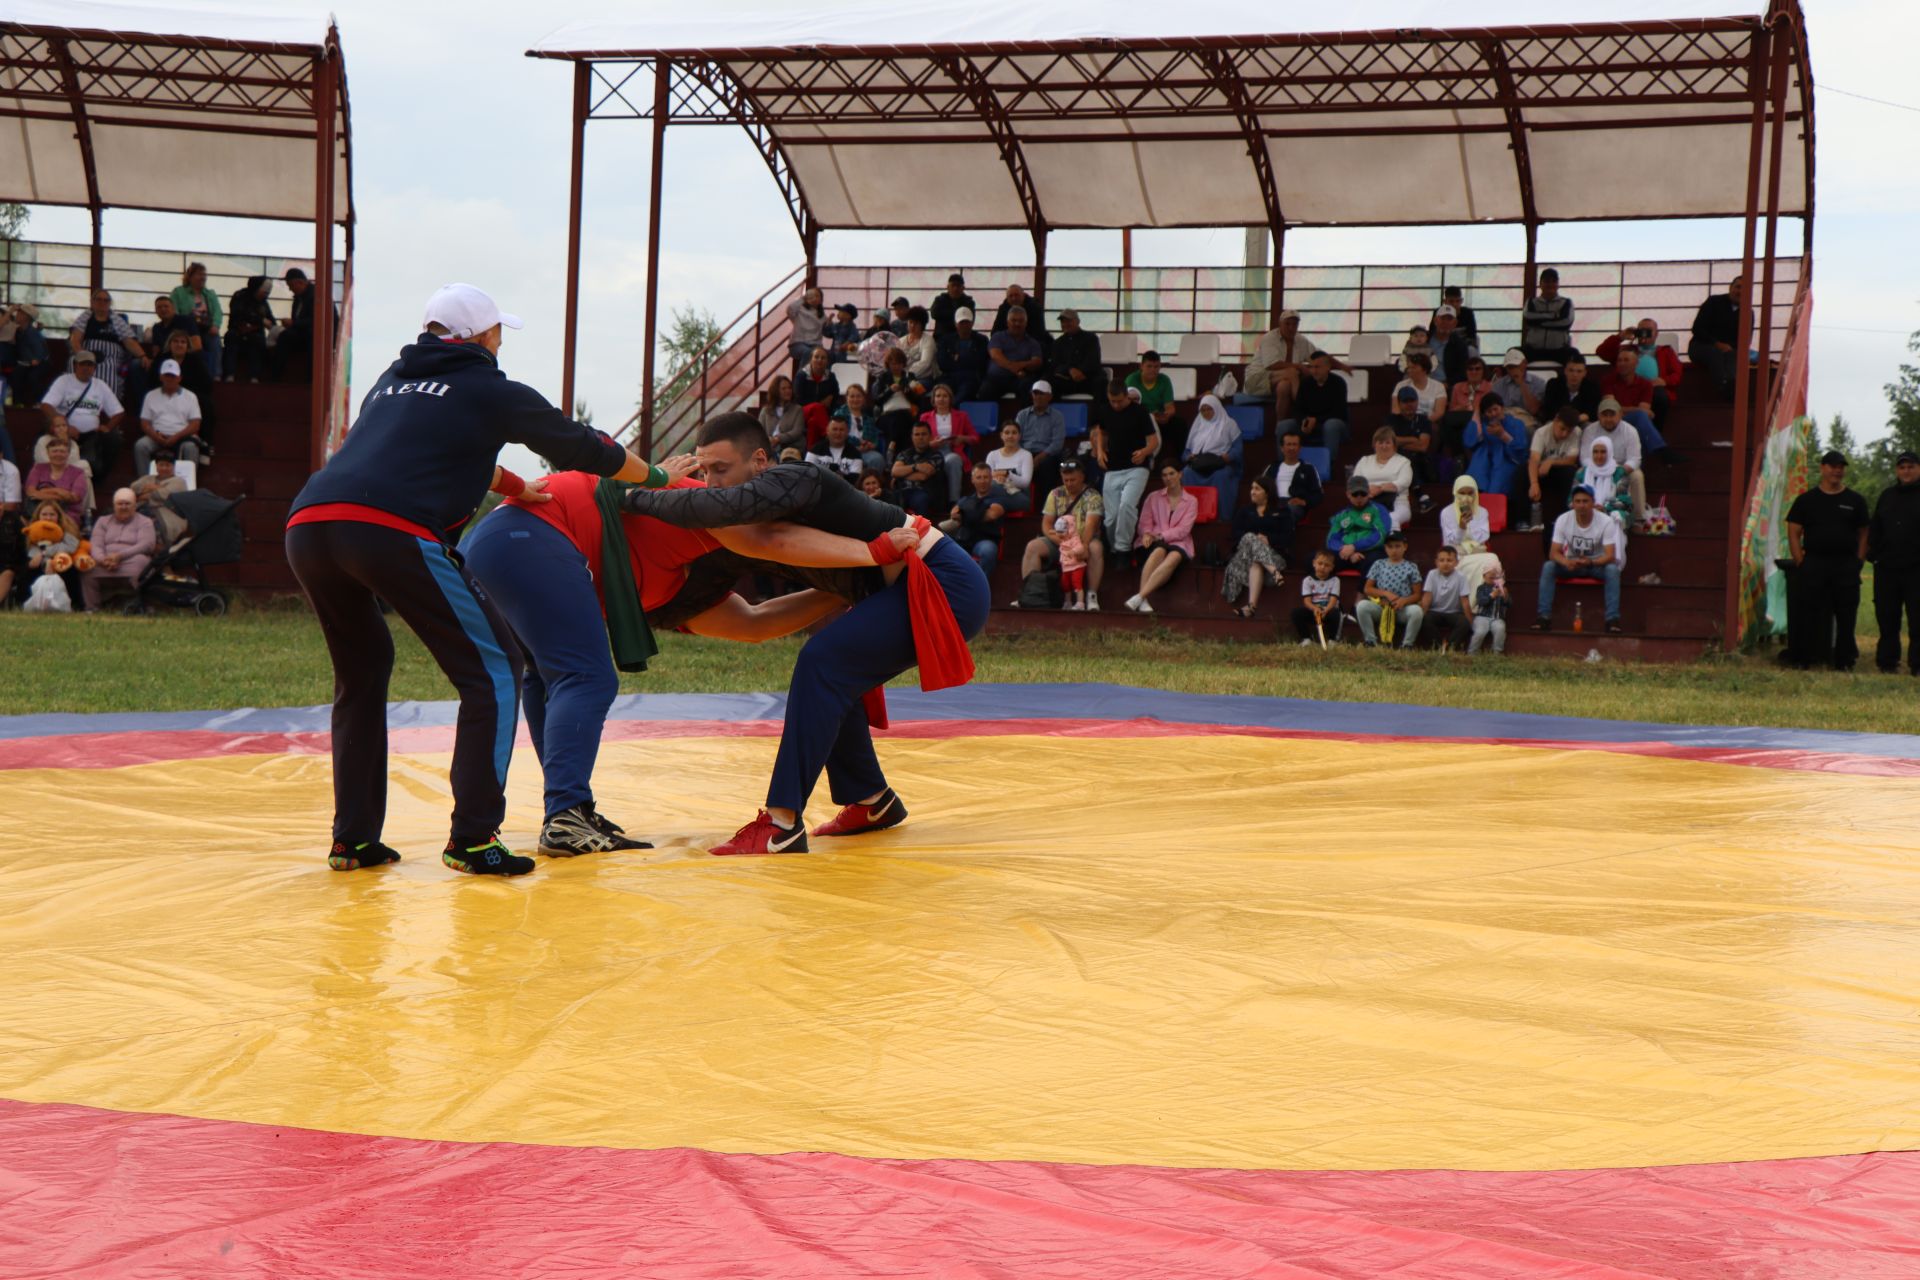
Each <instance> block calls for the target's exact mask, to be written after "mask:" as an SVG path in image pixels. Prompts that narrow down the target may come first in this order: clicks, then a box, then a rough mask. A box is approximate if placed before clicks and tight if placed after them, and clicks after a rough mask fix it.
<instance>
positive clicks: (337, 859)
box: [327, 840, 400, 871]
mask: <svg viewBox="0 0 1920 1280" xmlns="http://www.w3.org/2000/svg"><path fill="white" fill-rule="evenodd" d="M398 861H400V854H399V853H398V852H397V851H395V850H393V849H389V848H387V846H386V845H383V844H381V843H380V842H379V841H378V840H362V841H360V842H359V843H357V844H356V843H354V842H352V841H348V840H335V841H334V842H333V849H332V851H331V852H330V853H328V854H327V865H328V866H330V867H332V868H333V869H334V870H335V871H359V870H361V869H362V868H364V867H384V866H386V865H387V864H388V863H389V862H398Z"/></svg>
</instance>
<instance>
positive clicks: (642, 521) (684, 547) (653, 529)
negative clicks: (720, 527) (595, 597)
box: [507, 471, 720, 613]
mask: <svg viewBox="0 0 1920 1280" xmlns="http://www.w3.org/2000/svg"><path fill="white" fill-rule="evenodd" d="M599 483H600V477H599V476H593V475H588V474H587V473H586V472H584V471H564V472H561V473H560V474H558V475H554V476H550V477H548V479H547V492H548V493H549V494H552V495H553V501H552V502H526V501H523V500H522V499H520V498H508V499H507V503H508V504H509V505H511V506H516V507H519V508H521V509H522V510H523V511H526V512H529V513H530V514H532V515H536V516H538V517H540V518H541V519H542V520H545V521H546V522H547V523H548V524H550V525H552V526H553V527H554V528H556V529H558V530H559V531H560V532H561V533H564V534H565V535H566V536H567V541H569V542H571V543H572V544H573V545H574V546H575V547H577V548H578V549H579V551H580V554H581V555H583V556H585V557H586V558H587V571H588V572H589V573H591V574H592V575H593V587H594V590H595V591H598V592H599V593H600V609H601V612H603V613H604V612H605V611H606V607H607V598H606V588H605V586H604V584H603V580H602V578H601V576H600V548H601V545H602V543H601V536H602V533H603V529H602V527H601V523H600V504H599V503H597V502H595V501H594V498H593V491H594V488H595V486H597V485H598V484H599ZM672 487H673V488H675V489H694V488H699V487H701V484H700V481H698V480H677V481H675V482H674V483H673V485H672ZM620 520H621V523H622V524H623V525H624V526H625V527H626V531H627V553H628V559H629V560H630V562H631V563H632V566H633V581H634V585H636V586H637V587H639V588H640V607H641V608H642V609H647V610H652V609H658V608H659V607H660V606H661V605H664V604H666V603H667V602H668V601H669V600H672V599H673V598H674V597H675V596H676V595H678V594H679V593H680V588H681V587H682V586H684V585H686V581H687V566H688V565H689V564H691V563H692V562H693V561H695V560H698V559H699V558H700V557H701V556H703V555H705V554H707V552H709V551H717V550H719V549H720V543H719V542H718V541H716V540H715V539H714V537H713V535H712V534H710V533H708V532H706V531H705V530H704V529H682V528H680V527H679V526H678V525H671V524H668V523H667V522H666V521H664V520H655V519H654V518H653V517H652V516H635V515H624V514H623V515H622V516H621V517H620Z"/></svg>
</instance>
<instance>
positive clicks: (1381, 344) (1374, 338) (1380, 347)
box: [1347, 333, 1393, 370]
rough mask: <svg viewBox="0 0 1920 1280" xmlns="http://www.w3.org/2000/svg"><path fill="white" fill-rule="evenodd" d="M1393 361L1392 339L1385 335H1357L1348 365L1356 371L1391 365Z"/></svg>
mask: <svg viewBox="0 0 1920 1280" xmlns="http://www.w3.org/2000/svg"><path fill="white" fill-rule="evenodd" d="M1392 360H1393V348H1392V345H1391V339H1389V338H1388V337H1387V335H1386V334H1384V333H1356V334H1354V335H1353V346H1352V349H1351V350H1350V351H1349V352H1348V354H1347V363H1348V364H1350V365H1352V366H1353V367H1354V368H1355V369H1356V370H1358V369H1367V368H1371V367H1374V366H1377V365H1383V364H1389V363H1391V362H1392Z"/></svg>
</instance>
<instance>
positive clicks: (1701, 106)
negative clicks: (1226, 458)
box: [531, 0, 1812, 235]
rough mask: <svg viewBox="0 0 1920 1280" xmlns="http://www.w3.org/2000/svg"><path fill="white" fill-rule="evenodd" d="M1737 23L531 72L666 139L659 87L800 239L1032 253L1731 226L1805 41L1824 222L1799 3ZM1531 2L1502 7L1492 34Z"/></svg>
mask: <svg viewBox="0 0 1920 1280" xmlns="http://www.w3.org/2000/svg"><path fill="white" fill-rule="evenodd" d="M1718 7H1719V6H1718V5H1717V4H1713V3H1711V2H1709V3H1705V4H1703V3H1700V0H1691V2H1689V0H1679V2H1678V3H1666V4H1660V5H1657V6H1654V5H1649V4H1647V3H1645V2H1644V0H1634V2H1632V3H1627V4H1625V5H1624V6H1623V5H1615V6H1611V7H1610V9H1609V16H1610V18H1611V19H1612V20H1610V21H1607V22H1596V23H1586V24H1581V25H1578V26H1510V27H1495V26H1488V27H1477V28H1473V29H1466V30H1461V29H1445V28H1433V27H1427V26H1423V25H1421V24H1422V23H1423V22H1425V21H1427V20H1432V19H1442V20H1444V18H1445V17H1454V16H1457V13H1458V11H1457V9H1454V8H1452V7H1449V6H1442V5H1440V4H1437V3H1427V2H1424V0H1423V2H1421V3H1408V2H1404V0H1403V2H1400V3H1377V2H1376V3H1373V4H1369V5H1363V6H1361V7H1360V9H1359V10H1358V15H1357V16H1358V17H1359V18H1361V19H1368V20H1378V21H1380V23H1381V28H1382V29H1380V30H1376V31H1371V32H1350V33H1334V34H1321V35H1314V34H1310V33H1308V32H1305V31H1301V30H1295V29H1293V28H1292V24H1291V23H1289V22H1288V20H1287V18H1286V17H1285V15H1284V14H1280V13H1278V12H1277V11H1276V9H1275V7H1274V6H1273V5H1271V4H1270V3H1253V2H1251V0H1228V2H1226V3H1213V4H1209V5H1205V6H1194V7H1191V8H1190V9H1189V10H1170V9H1168V8H1167V7H1166V6H1165V5H1164V4H1160V3H1155V4H1152V5H1151V6H1150V5H1148V4H1145V3H1140V2H1139V0H1120V2H1119V3H1108V4H1102V5H1099V6H1093V5H1084V4H1082V5H1071V6H1047V5H1031V4H1027V3H1024V2H1015V0H988V2H987V3H975V4H969V5H965V6H959V7H955V6H951V5H934V4H926V3H912V4H905V5H902V4H894V5H889V6H885V7H865V8H844V7H835V8H824V9H819V10H814V11H805V10H785V11H781V12H778V13H770V14H738V13H726V12H720V13H708V14H705V15H701V16H682V17H666V16H661V17H651V16H650V17H649V19H648V20H647V21H646V22H645V23H583V24H576V25H574V26H570V27H567V28H564V29H562V30H561V31H559V32H556V33H555V34H554V35H552V36H550V37H548V38H547V39H546V40H544V41H542V42H541V43H540V45H539V46H538V47H537V48H536V49H534V50H532V51H531V52H532V54H533V55H534V56H540V57H551V58H562V59H567V60H572V61H581V62H589V63H593V64H596V65H595V67H594V75H595V77H596V83H595V85H594V90H593V93H592V99H593V117H594V118H596V119H598V118H609V117H617V116H621V115H626V116H628V117H646V116H649V115H650V114H651V110H652V104H651V99H650V97H648V96H647V95H646V93H645V90H644V89H640V90H639V91H637V92H636V91H635V86H638V85H641V84H644V77H642V78H638V79H636V78H635V77H634V76H633V70H634V67H633V64H641V65H642V66H643V67H646V68H650V67H651V66H653V65H656V64H662V63H664V64H666V65H668V67H669V74H670V79H671V82H672V91H671V94H670V102H671V105H670V118H671V120H672V122H673V123H676V124H679V123H702V124H736V125H743V126H746V127H747V128H748V129H749V130H750V131H751V132H753V133H754V135H755V138H756V141H757V142H758V144H759V145H760V148H761V150H762V152H763V154H764V155H765V156H766V158H767V161H768V164H769V165H770V166H771V167H772V168H773V170H774V173H775V176H776V178H778V179H780V181H781V183H782V185H783V187H784V188H788V198H789V203H790V204H792V205H794V206H795V218H796V222H798V223H800V224H801V227H802V234H803V235H804V234H806V226H807V224H808V223H809V222H810V223H811V224H812V225H813V226H814V227H817V228H861V227H864V228H903V227H911V228H1006V227H1022V226H1024V227H1027V228H1029V229H1031V230H1033V231H1034V232H1035V234H1036V235H1039V234H1041V233H1042V232H1043V231H1044V230H1047V229H1054V228H1066V227H1181V226H1231V225H1255V226H1258V225H1267V226H1274V227H1279V226H1327V225H1388V224H1408V225H1435V224H1444V223H1466V222H1523V223H1529V224H1534V225H1537V224H1539V223H1541V222H1548V221H1556V220H1565V219H1597V218H1653V217H1661V218H1674V217H1709V216H1740V215H1741V214H1743V213H1744V212H1745V210H1746V208H1747V204H1748V183H1747V179H1748V152H1749V140H1750V138H1751V136H1752V117H1753V108H1754V104H1755V101H1756V98H1757V97H1759V96H1762V95H1764V93H1765V86H1766V74H1765V72H1766V69H1765V67H1764V66H1758V68H1757V69H1758V71H1759V74H1758V75H1757V76H1756V74H1755V72H1756V66H1757V64H1756V60H1755V56H1754V55H1755V50H1756V41H1757V40H1760V39H1762V38H1763V37H1762V34H1761V33H1762V32H1763V31H1770V32H1771V33H1774V34H1777V35H1778V36H1779V37H1780V38H1782V39H1784V40H1786V41H1787V42H1789V43H1790V45H1791V56H1790V60H1789V66H1788V77H1789V83H1788V86H1787V92H1786V113H1787V115H1786V118H1787V121H1788V123H1789V126H1790V127H1791V128H1795V129H1797V130H1798V132H1799V134H1800V136H1801V145H1789V146H1788V147H1786V149H1785V154H1784V155H1783V157H1782V161H1783V163H1782V169H1781V178H1782V181H1781V189H1782V195H1781V202H1780V212H1782V213H1786V214H1801V215H1804V214H1807V213H1809V212H1810V210H1811V204H1812V180H1811V150H1812V142H1811V138H1812V86H1811V82H1810V79H1809V78H1808V76H1807V75H1806V71H1805V67H1806V62H1805V52H1804V40H1803V32H1802V28H1801V24H1800V15H1799V11H1798V8H1797V7H1796V6H1795V5H1793V4H1792V3H1791V2H1790V0H1775V3H1774V5H1773V7H1772V9H1771V10H1770V11H1769V12H1768V14H1766V15H1764V16H1763V15H1750V16H1745V17H1724V16H1721V17H1715V16H1712V11H1713V10H1714V9H1716V8H1718ZM1539 8H1540V7H1539V5H1538V4H1531V5H1523V4H1520V3H1515V2H1513V0H1493V2H1492V3H1489V4H1483V5H1479V6H1476V7H1475V10H1474V16H1475V18H1476V19H1478V20H1481V21H1499V20H1501V19H1507V20H1515V21H1522V22H1524V21H1526V20H1527V19H1528V18H1530V17H1533V16H1535V15H1537V14H1538V12H1539ZM1623 9H1624V12H1623ZM1656 9H1657V12H1658V14H1659V16H1657V17H1656V16H1654V12H1653V11H1654V10H1656ZM1675 9H1679V10H1681V11H1682V12H1681V14H1680V15H1679V16H1675V14H1674V10H1675ZM1289 12H1292V13H1296V14H1297V13H1298V12H1299V10H1298V9H1295V10H1291V11H1289ZM1355 16H1356V15H1355V12H1354V10H1352V9H1348V10H1343V11H1342V12H1341V17H1342V18H1343V20H1351V19H1352V18H1354V17H1355ZM1629 18H1631V19H1635V20H1632V21H1627V20H1623V19H1629ZM909 41H910V42H909ZM622 64H627V65H625V66H623V65H622ZM1623 134H1624V135H1628V136H1625V137H1623V136H1622V135H1623ZM1789 136H1791V134H1790V135H1789ZM1604 154H1612V155H1615V156H1624V157H1630V160H1628V161H1626V162H1624V163H1620V164H1613V163H1607V162H1600V161H1598V160H1597V159H1596V158H1597V157H1599V156H1601V155H1604ZM1250 159H1251V161H1252V162H1251V163H1249V161H1250Z"/></svg>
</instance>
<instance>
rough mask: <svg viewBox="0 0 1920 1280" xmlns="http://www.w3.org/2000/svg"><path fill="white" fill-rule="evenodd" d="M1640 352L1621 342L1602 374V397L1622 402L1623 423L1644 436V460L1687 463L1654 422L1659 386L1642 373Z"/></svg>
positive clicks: (1641, 438) (1642, 443)
mask: <svg viewBox="0 0 1920 1280" xmlns="http://www.w3.org/2000/svg"><path fill="white" fill-rule="evenodd" d="M1639 364H1640V349H1639V348H1638V347H1636V346H1632V345H1629V344H1628V343H1625V342H1620V343H1619V344H1618V346H1617V347H1616V349H1615V353H1614V358H1613V367H1611V368H1610V369H1608V370H1607V371H1606V372H1605V373H1603V374H1601V375H1600V394H1601V395H1602V396H1612V397H1613V398H1614V399H1615V400H1618V401H1619V402H1620V417H1621V420H1622V421H1625V422H1630V423H1632V424H1633V429H1634V430H1635V431H1637V432H1639V433H1640V452H1641V455H1642V456H1643V457H1647V458H1657V459H1659V460H1660V461H1662V462H1685V461H1686V458H1685V457H1684V456H1683V455H1681V454H1680V453H1679V452H1678V451H1677V450H1675V449H1673V448H1671V447H1669V446H1668V444H1667V442H1666V438H1665V437H1663V436H1662V435H1661V434H1660V429H1659V428H1658V427H1656V426H1655V425H1654V423H1653V397H1654V394H1655V392H1656V390H1657V388H1658V384H1657V383H1655V382H1653V381H1652V380H1651V379H1648V378H1643V377H1641V376H1640V373H1639Z"/></svg>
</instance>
